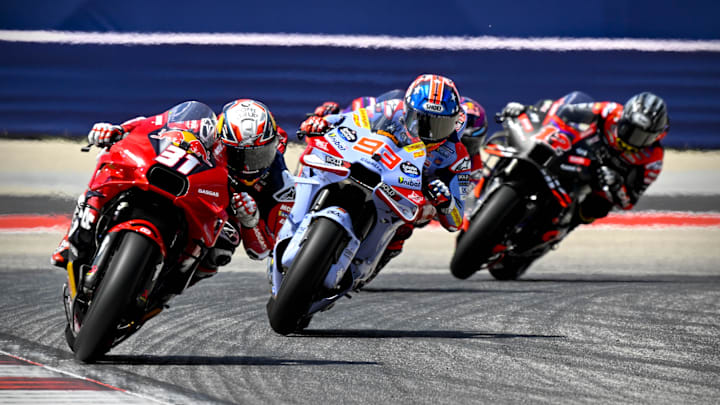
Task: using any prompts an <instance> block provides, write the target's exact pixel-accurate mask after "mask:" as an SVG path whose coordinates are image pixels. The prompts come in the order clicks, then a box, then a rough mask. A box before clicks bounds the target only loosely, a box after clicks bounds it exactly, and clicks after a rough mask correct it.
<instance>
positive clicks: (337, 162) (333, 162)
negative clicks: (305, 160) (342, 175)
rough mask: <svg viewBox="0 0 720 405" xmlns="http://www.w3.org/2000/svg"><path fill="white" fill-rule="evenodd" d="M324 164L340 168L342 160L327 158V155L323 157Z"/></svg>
mask: <svg viewBox="0 0 720 405" xmlns="http://www.w3.org/2000/svg"><path fill="white" fill-rule="evenodd" d="M325 163H329V164H331V165H333V166H342V165H343V161H342V159H338V158H336V157H333V156H327V155H326V156H325Z"/></svg>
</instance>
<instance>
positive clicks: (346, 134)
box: [338, 127, 358, 142]
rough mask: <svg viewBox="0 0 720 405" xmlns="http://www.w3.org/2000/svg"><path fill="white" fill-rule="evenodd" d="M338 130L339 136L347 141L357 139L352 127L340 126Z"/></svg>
mask: <svg viewBox="0 0 720 405" xmlns="http://www.w3.org/2000/svg"><path fill="white" fill-rule="evenodd" d="M338 132H339V133H340V136H341V137H342V138H343V139H345V140H346V141H348V142H355V141H357V139H358V138H357V132H356V131H355V130H354V129H350V128H348V127H340V128H338Z"/></svg>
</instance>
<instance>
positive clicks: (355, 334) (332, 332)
mask: <svg viewBox="0 0 720 405" xmlns="http://www.w3.org/2000/svg"><path fill="white" fill-rule="evenodd" d="M295 336H296V337H305V338H369V339H387V338H428V339H516V338H517V339H565V338H567V336H563V335H528V334H517V333H489V332H472V331H460V330H387V329H324V330H305V331H303V332H302V334H299V335H295Z"/></svg>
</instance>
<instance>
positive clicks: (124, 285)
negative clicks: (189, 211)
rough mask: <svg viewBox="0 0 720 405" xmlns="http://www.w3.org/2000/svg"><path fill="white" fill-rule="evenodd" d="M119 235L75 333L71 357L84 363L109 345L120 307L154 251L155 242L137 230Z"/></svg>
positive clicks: (125, 303)
mask: <svg viewBox="0 0 720 405" xmlns="http://www.w3.org/2000/svg"><path fill="white" fill-rule="evenodd" d="M119 239H120V240H119V242H118V243H119V247H118V249H117V250H116V251H115V253H114V254H113V256H112V257H111V258H110V261H109V263H108V266H107V270H106V271H105V275H104V276H103V278H102V280H100V284H99V285H98V287H97V290H96V291H95V294H94V296H93V299H92V301H91V302H90V307H89V309H88V311H87V314H85V317H84V318H83V321H82V325H81V326H80V331H79V332H78V333H77V336H76V337H75V342H74V346H73V351H74V352H75V359H77V360H79V361H81V362H84V363H92V362H94V361H95V360H96V359H97V358H98V357H99V356H102V355H103V354H105V353H106V352H107V351H108V350H110V348H111V347H112V344H113V341H114V339H115V333H116V329H117V325H118V322H119V321H120V318H121V316H122V315H123V311H125V310H126V309H127V307H128V304H129V303H130V301H131V299H133V298H134V297H135V292H136V291H137V290H138V288H139V285H140V282H141V280H142V276H143V274H145V273H146V272H145V271H144V270H145V269H146V268H147V267H148V265H151V264H152V258H153V257H154V254H155V250H156V248H155V244H154V243H153V242H152V241H151V240H150V239H147V238H146V237H144V236H142V235H140V234H138V233H135V232H125V233H124V234H122V235H121V236H120V238H119Z"/></svg>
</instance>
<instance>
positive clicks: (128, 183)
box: [64, 101, 229, 362]
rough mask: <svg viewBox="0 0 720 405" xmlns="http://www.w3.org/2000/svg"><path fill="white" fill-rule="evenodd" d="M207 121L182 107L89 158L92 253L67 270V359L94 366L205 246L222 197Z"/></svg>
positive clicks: (216, 147)
mask: <svg viewBox="0 0 720 405" xmlns="http://www.w3.org/2000/svg"><path fill="white" fill-rule="evenodd" d="M214 123H215V114H214V113H213V112H212V110H211V109H210V108H209V107H208V106H206V105H204V104H202V103H199V102H194V101H193V102H186V103H183V104H180V105H178V106H176V107H174V108H172V109H170V110H169V111H167V112H165V113H164V114H161V115H157V116H155V117H151V118H148V119H146V120H145V121H143V122H142V123H141V124H140V125H138V126H137V127H135V129H133V130H132V131H131V132H130V133H128V134H127V135H126V136H125V138H124V139H123V140H121V141H119V142H117V143H115V144H114V145H113V146H112V147H111V148H110V149H109V150H107V151H105V152H103V153H101V154H100V155H99V157H98V162H97V167H96V169H95V173H94V175H93V177H92V180H91V181H90V184H89V191H88V193H89V194H88V195H90V196H93V197H97V198H98V199H99V201H100V204H99V205H100V208H99V212H98V214H97V216H98V218H97V219H96V221H94V223H93V225H92V226H91V229H90V231H91V232H92V234H93V243H92V245H93V246H91V247H89V248H88V250H92V251H91V252H82V253H84V254H85V255H84V257H89V258H90V259H89V260H83V261H84V262H85V263H86V264H80V265H77V263H76V264H75V265H73V261H70V262H69V264H68V266H67V272H68V282H67V284H65V286H64V302H65V313H66V315H67V326H66V328H65V337H66V339H67V343H68V345H69V346H70V348H71V349H72V350H73V351H74V352H75V358H76V359H78V360H80V361H83V362H92V361H94V360H95V359H97V358H98V357H99V356H102V355H103V354H105V353H106V352H108V351H109V350H110V349H111V348H112V347H114V346H115V345H117V344H119V343H120V342H122V341H123V340H125V339H127V338H128V337H129V336H130V335H132V334H133V333H135V332H136V331H137V330H138V329H140V328H141V327H142V326H143V325H144V324H145V322H147V321H148V320H149V319H150V318H152V317H154V316H155V315H157V314H158V313H159V312H160V311H162V309H163V308H164V306H165V304H166V303H167V302H168V300H169V299H170V298H171V297H173V296H174V295H177V294H180V293H182V292H183V290H185V289H186V288H187V287H188V286H189V285H190V283H191V281H192V280H193V275H194V273H195V272H196V270H197V268H198V265H199V264H200V262H201V261H202V260H203V259H204V258H205V256H206V255H207V254H208V252H209V251H210V249H211V248H212V247H213V246H214V245H215V243H216V241H217V239H218V236H219V235H220V233H221V231H222V229H223V226H224V225H225V223H226V222H227V220H228V214H227V212H226V207H227V206H228V202H229V189H228V172H227V168H226V162H225V159H226V158H225V151H224V148H223V147H222V144H221V143H220V142H219V141H217V140H216V138H215V137H214V136H213V134H214V131H215V129H214V127H211V126H212V125H214ZM203 131H212V133H211V134H210V136H208V134H207V133H203ZM83 150H84V151H87V150H89V148H87V147H86V148H83ZM83 220H85V218H84V217H82V218H81V219H80V221H83ZM80 256H82V255H80Z"/></svg>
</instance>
